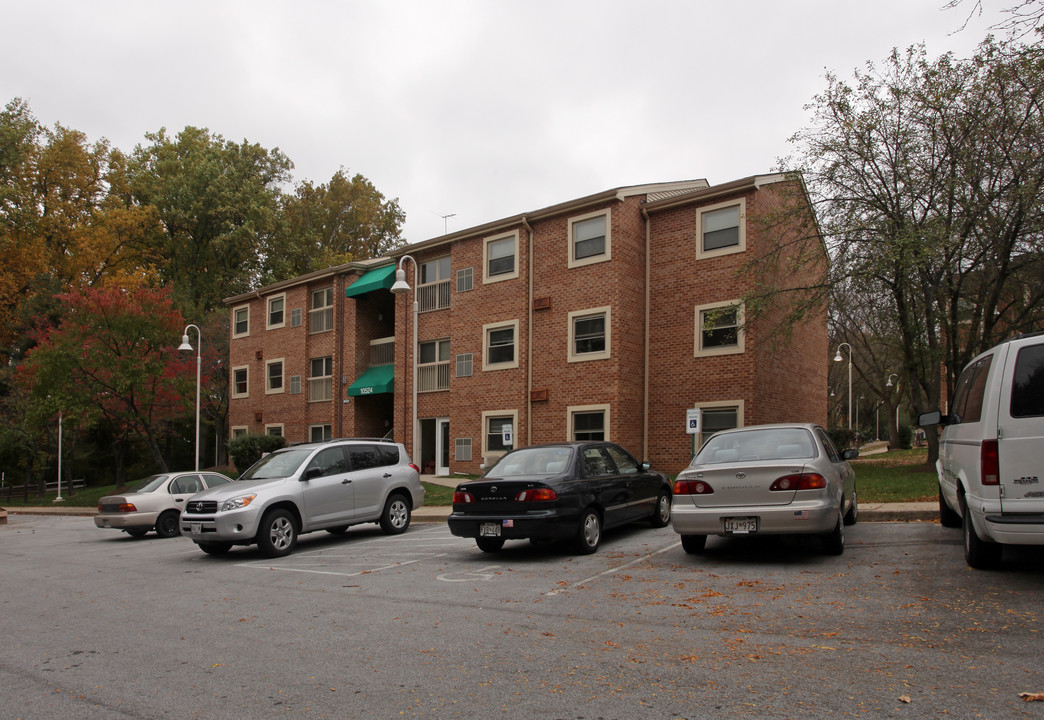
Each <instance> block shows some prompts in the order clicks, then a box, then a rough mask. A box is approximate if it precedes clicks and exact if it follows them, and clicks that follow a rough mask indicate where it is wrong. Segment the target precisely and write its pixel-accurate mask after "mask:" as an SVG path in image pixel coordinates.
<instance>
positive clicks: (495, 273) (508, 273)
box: [482, 230, 518, 283]
mask: <svg viewBox="0 0 1044 720" xmlns="http://www.w3.org/2000/svg"><path fill="white" fill-rule="evenodd" d="M482 256H483V267H484V268H485V272H484V274H483V277H482V282H484V283H493V282H500V281H501V280H511V279H513V278H517V277H518V231H517V230H516V231H515V232H513V233H510V234H508V235H500V236H495V237H490V238H486V239H485V240H483V242H482Z"/></svg>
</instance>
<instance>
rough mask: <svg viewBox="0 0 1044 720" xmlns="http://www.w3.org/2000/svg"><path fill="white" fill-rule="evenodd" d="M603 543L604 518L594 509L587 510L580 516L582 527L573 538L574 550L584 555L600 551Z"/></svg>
mask: <svg viewBox="0 0 1044 720" xmlns="http://www.w3.org/2000/svg"><path fill="white" fill-rule="evenodd" d="M601 542H602V518H601V516H600V515H599V514H598V511H597V510H595V509H594V508H587V509H586V510H584V511H583V513H581V515H580V526H579V527H578V528H577V529H576V535H575V536H574V538H573V548H574V549H575V550H576V551H577V552H578V553H581V554H582V555H590V554H592V553H594V552H597V551H598V546H599V544H601Z"/></svg>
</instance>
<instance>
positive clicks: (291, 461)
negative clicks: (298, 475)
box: [239, 448, 312, 480]
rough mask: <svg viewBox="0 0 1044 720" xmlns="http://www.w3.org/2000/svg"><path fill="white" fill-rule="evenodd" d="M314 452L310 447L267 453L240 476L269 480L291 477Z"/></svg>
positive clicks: (248, 478) (240, 477) (245, 478)
mask: <svg viewBox="0 0 1044 720" xmlns="http://www.w3.org/2000/svg"><path fill="white" fill-rule="evenodd" d="M311 454H312V450H311V449H310V448H301V449H300V450H283V451H281V452H274V453H271V454H270V455H265V456H264V457H263V458H261V459H260V460H258V461H257V462H256V463H254V464H253V465H251V466H250V468H249V469H248V470H247V471H246V472H245V473H243V474H242V475H240V476H239V479H240V480H267V479H269V478H281V477H290V476H291V475H293V474H294V473H295V472H297V470H298V469H299V468H300V467H301V464H302V463H303V462H304V461H305V460H307V459H308V457H309V456H310V455H311Z"/></svg>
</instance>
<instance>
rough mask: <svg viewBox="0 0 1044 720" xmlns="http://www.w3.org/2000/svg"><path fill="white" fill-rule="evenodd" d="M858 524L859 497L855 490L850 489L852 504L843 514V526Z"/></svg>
mask: <svg viewBox="0 0 1044 720" xmlns="http://www.w3.org/2000/svg"><path fill="white" fill-rule="evenodd" d="M857 522H859V495H858V494H857V493H856V489H855V488H852V504H851V505H849V506H848V512H846V513H845V525H855V524H856V523H857Z"/></svg>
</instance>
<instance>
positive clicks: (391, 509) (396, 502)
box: [380, 493, 410, 535]
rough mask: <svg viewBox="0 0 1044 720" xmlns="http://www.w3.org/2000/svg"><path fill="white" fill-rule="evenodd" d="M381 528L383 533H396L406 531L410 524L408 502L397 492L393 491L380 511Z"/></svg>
mask: <svg viewBox="0 0 1044 720" xmlns="http://www.w3.org/2000/svg"><path fill="white" fill-rule="evenodd" d="M380 522H381V530H383V531H384V534H385V535H398V534H400V533H404V532H406V528H408V527H409V526H410V503H409V502H408V501H407V500H406V498H405V497H403V496H402V495H400V494H399V493H395V494H394V495H392V496H391V497H389V498H388V501H387V502H386V503H384V510H383V511H381V521H380Z"/></svg>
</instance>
